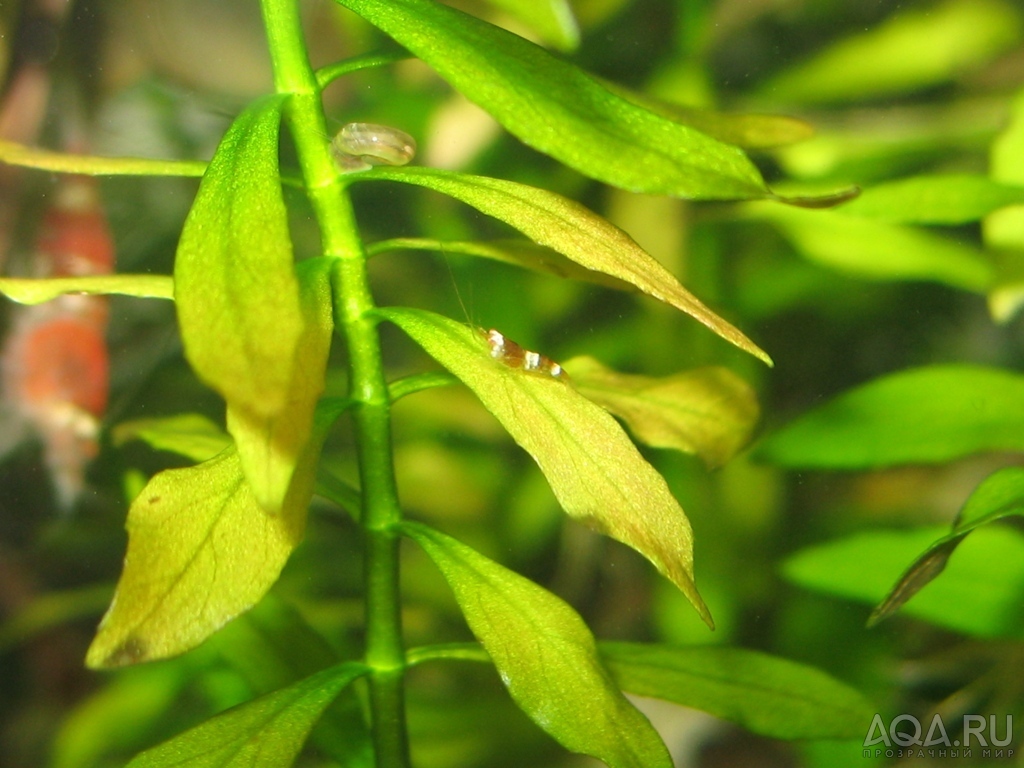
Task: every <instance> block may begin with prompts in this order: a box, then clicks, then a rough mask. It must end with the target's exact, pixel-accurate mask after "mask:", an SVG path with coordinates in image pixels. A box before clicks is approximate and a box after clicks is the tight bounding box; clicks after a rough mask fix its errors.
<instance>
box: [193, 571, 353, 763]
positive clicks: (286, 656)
mask: <svg viewBox="0 0 1024 768" xmlns="http://www.w3.org/2000/svg"><path fill="white" fill-rule="evenodd" d="M211 642H212V643H215V647H216V648H217V649H218V650H219V651H220V654H221V656H223V658H224V662H225V663H226V664H228V665H230V666H231V667H232V668H233V669H235V670H236V671H237V672H238V673H239V674H240V675H241V676H242V677H243V678H244V679H245V681H246V683H248V685H249V687H250V688H251V689H252V691H253V692H254V693H256V694H265V693H269V692H270V691H275V690H277V689H279V688H283V687H285V686H286V685H290V684H291V683H293V682H295V681H296V680H299V679H301V678H303V677H306V676H308V675H312V674H314V673H315V672H317V671H318V670H321V669H325V668H326V667H329V666H331V665H333V664H334V663H336V661H337V659H338V657H339V655H340V656H341V657H342V658H345V657H350V656H354V655H355V654H356V652H357V649H356V648H354V647H353V648H348V647H345V645H346V644H344V643H343V645H342V647H341V648H332V647H331V645H330V644H329V643H328V642H327V641H326V640H325V639H324V637H323V636H322V635H320V634H319V633H318V632H317V631H316V630H315V629H313V628H312V627H311V626H310V625H309V624H308V623H307V622H306V620H305V619H304V618H303V616H302V614H301V613H300V612H299V611H297V610H296V609H295V608H293V607H292V606H291V605H289V604H288V603H286V602H285V601H283V600H281V599H280V598H278V597H277V596H276V595H275V594H274V591H273V590H272V591H271V592H270V593H269V594H268V595H267V596H266V597H265V598H264V599H263V600H261V601H260V603H259V605H257V606H256V607H255V608H253V609H252V610H251V611H249V612H247V613H246V614H244V615H242V616H239V617H238V618H237V619H235V620H234V621H233V622H231V623H230V624H228V626H226V627H225V628H224V629H223V630H221V631H220V632H218V633H217V635H215V636H214V638H212V639H211ZM351 645H354V643H352V644H351ZM339 651H340V654H339ZM310 740H311V741H312V742H313V743H314V744H315V745H316V746H317V748H318V749H320V750H321V751H323V752H325V753H326V754H327V755H329V756H330V757H331V758H332V759H334V760H335V761H336V762H337V763H339V764H340V765H344V766H353V768H355V766H369V765H372V764H373V745H372V743H371V742H370V733H369V729H368V728H367V726H366V721H365V719H364V716H363V709H362V704H361V702H360V699H359V697H358V695H357V694H356V692H355V691H354V690H352V689H348V690H346V691H344V692H342V693H341V695H339V696H338V697H337V699H336V700H335V702H334V704H333V706H331V707H329V708H328V709H327V710H326V711H325V712H324V714H323V716H322V717H321V719H320V722H319V723H318V724H317V727H316V728H315V729H314V730H313V732H312V734H311V736H310Z"/></svg>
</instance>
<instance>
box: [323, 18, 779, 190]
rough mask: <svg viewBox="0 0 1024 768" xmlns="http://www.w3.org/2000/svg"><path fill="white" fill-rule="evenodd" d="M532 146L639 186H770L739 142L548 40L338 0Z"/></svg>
mask: <svg viewBox="0 0 1024 768" xmlns="http://www.w3.org/2000/svg"><path fill="white" fill-rule="evenodd" d="M338 2H340V3H341V4H342V5H344V6H345V7H346V8H349V9H350V10H353V11H355V12H356V13H358V14H359V15H360V16H362V17H363V18H364V19H366V20H367V21H369V22H370V23H371V24H373V25H374V26H376V27H379V28H380V29H381V30H383V31H384V32H386V33H387V34H388V35H390V36H391V37H393V38H394V39H395V40H397V41H398V42H399V43H400V44H402V45H403V46H405V47H406V48H408V49H409V50H410V51H412V52H413V53H414V54H416V55H417V56H418V57H419V58H421V59H422V60H423V61H425V62H426V63H427V64H429V65H430V66H431V67H433V69H434V70H436V71H437V73H438V74H439V75H441V77H443V78H444V79H445V80H447V81H448V82H449V83H450V84H451V85H452V87H454V88H455V89H456V90H458V91H460V92H461V93H462V94H463V95H465V96H466V97H467V98H468V99H469V100H470V101H473V102H475V103H476V104H478V105H479V106H481V107H483V109H485V110H486V111H488V112H490V113H491V114H492V115H493V116H494V117H495V119H496V120H497V121H498V122H499V123H501V124H502V125H503V126H505V128H507V129H508V130H509V131H510V132H511V133H512V134H514V135H515V136H517V137H518V138H519V139H521V140H522V141H523V142H525V143H526V144H528V145H529V146H531V147H533V148H534V149H536V150H538V151H540V152H543V153H545V154H548V155H551V156H552V157H554V158H556V159H557V160H560V161H561V162H563V163H565V164H566V165H568V166H569V167H571V168H574V169H576V170H577V171H579V172H581V173H583V174H585V175H587V176H590V177H592V178H594V179H597V180H599V181H604V182H606V183H608V184H612V185H614V186H617V187H622V188H623V189H628V190H631V191H634V192H651V193H656V194H668V195H678V196H680V197H690V198H699V199H751V198H761V197H765V196H766V195H767V194H768V190H767V188H766V187H765V184H764V180H763V179H762V178H761V175H760V173H759V172H758V171H757V168H755V167H754V165H753V163H751V162H750V160H749V159H748V158H747V157H746V156H745V155H744V154H743V153H742V152H741V151H740V150H739V149H737V148H736V147H732V146H729V145H727V144H722V143H721V142H718V141H715V140H714V139H712V138H710V137H709V136H706V135H704V134H702V133H700V132H699V131H695V130H693V129H692V128H690V127H688V126H685V125H682V124H680V123H677V122H674V121H672V120H668V119H666V118H664V117H662V116H660V115H657V114H655V113H653V112H651V111H649V110H646V109H643V108H642V107H638V106H637V105H635V104H632V103H630V102H629V101H627V100H626V99H624V98H622V97H621V96H618V95H616V94H614V93H612V92H611V91H609V90H608V89H607V88H605V87H604V86H602V85H601V84H600V83H598V82H597V81H596V80H594V78H592V77H591V76H589V75H588V74H586V73H585V72H583V71H582V70H580V69H579V68H577V67H575V66H573V65H572V64H569V63H568V62H565V61H562V60H561V59H557V58H555V57H554V56H552V55H551V54H549V53H548V52H547V51H545V50H544V49H543V48H540V47H539V46H536V45H534V44H533V43H530V42H528V41H526V40H523V39H522V38H520V37H517V36H515V35H513V34H511V33H509V32H506V31H505V30H502V29H499V28H497V27H495V26H492V25H490V24H487V23H486V22H483V21H481V20H479V19H477V18H474V17H473V16H469V15H467V14H464V13H462V12H460V11H457V10H455V9H453V8H449V7H447V6H444V5H441V4H440V3H436V2H431V1H430V0H338Z"/></svg>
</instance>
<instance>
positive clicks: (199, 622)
mask: <svg viewBox="0 0 1024 768" xmlns="http://www.w3.org/2000/svg"><path fill="white" fill-rule="evenodd" d="M316 447H317V448H318V447H319V446H316ZM316 453H317V451H315V450H313V447H310V449H309V454H308V455H307V457H306V460H305V461H304V462H303V463H302V468H301V470H300V472H299V473H298V477H299V478H300V480H301V482H296V483H295V484H293V486H292V489H291V493H290V496H289V498H288V500H287V502H286V504H285V506H284V508H283V509H282V511H281V514H278V515H268V514H267V513H265V512H264V511H263V509H262V508H261V507H260V505H259V503H258V502H257V500H256V497H255V496H254V495H253V493H252V491H251V490H250V489H249V486H248V484H247V483H246V481H245V477H244V476H243V474H242V468H241V464H240V462H239V459H238V454H237V452H236V451H235V450H234V448H229V449H227V450H226V451H224V452H223V453H221V454H219V455H217V456H215V457H214V458H212V459H210V460H209V461H207V462H204V463H203V464H199V465H197V466H194V467H187V468H185V469H172V470H168V471H165V472H161V473H160V474H158V475H156V476H155V477H154V478H153V479H152V480H150V481H149V483H148V484H147V485H146V487H145V488H144V489H143V491H142V493H141V494H139V497H138V498H137V499H136V500H135V502H134V503H133V504H132V506H131V509H130V510H129V512H128V521H127V528H128V553H127V555H126V556H125V565H124V571H123V572H122V574H121V579H120V581H119V582H118V585H117V592H116V593H115V595H114V600H113V602H112V603H111V606H110V609H109V610H108V611H107V614H106V616H104V617H103V621H102V622H101V623H100V628H99V632H98V633H97V635H96V638H95V639H94V640H93V642H92V645H91V646H90V648H89V652H88V655H87V656H86V664H87V665H88V666H90V667H92V668H102V667H120V666H125V665H128V664H135V663H138V662H142V661H151V660H153V659H161V658H166V657H168V656H174V655H176V654H179V653H183V652H184V651H187V650H189V649H190V648H193V647H195V646H196V645H198V644H199V643H201V642H202V641H203V640H205V639H206V638H207V637H208V636H209V635H211V634H212V633H213V632H216V631H217V630H218V629H219V628H220V627H221V626H223V625H224V624H225V623H227V622H228V621H230V620H231V619H232V618H233V617H235V616H237V615H238V614H239V613H241V612H243V611H245V610H248V609H249V608H250V607H252V606H253V605H254V604H255V603H256V602H257V601H258V600H259V599H260V598H261V597H263V595H264V594H265V593H266V591H267V590H268V589H269V588H270V587H271V585H272V584H273V583H274V582H275V581H276V580H277V577H278V574H279V573H280V572H281V568H282V567H283V566H284V564H285V561H286V560H287V559H288V556H289V554H291V551H292V550H293V549H294V548H295V547H296V545H297V544H298V543H299V540H300V539H301V538H302V532H303V529H304V527H305V522H306V505H307V504H308V502H309V498H310V496H311V495H312V484H313V473H314V470H315V463H316V461H315V454H316Z"/></svg>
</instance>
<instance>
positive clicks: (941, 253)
mask: <svg viewBox="0 0 1024 768" xmlns="http://www.w3.org/2000/svg"><path fill="white" fill-rule="evenodd" d="M744 213H745V215H746V216H747V217H749V218H751V219H763V220H766V221H770V222H771V223H772V224H773V225H774V226H775V227H777V228H778V229H779V230H780V231H781V232H782V234H783V235H785V236H786V237H787V238H788V239H789V240H790V241H791V242H792V243H793V245H794V247H795V248H796V249H797V251H799V253H800V254H801V255H802V256H803V257H804V258H806V259H808V260H811V261H814V262H817V263H819V264H822V265H824V266H827V267H831V268H833V269H837V270H840V271H843V272H848V273H851V274H855V275H860V276H862V277H866V278H873V279H877V280H933V281H936V282H940V283H945V284H947V285H951V286H954V287H956V288H962V289H964V290H968V291H979V292H980V291H984V290H985V289H986V288H987V287H988V286H989V284H990V283H991V281H992V277H993V267H992V263H991V261H990V260H989V259H988V257H987V256H986V255H985V254H984V253H983V252H982V251H980V250H979V249H977V248H975V247H972V246H971V245H969V244H967V243H965V242H961V241H959V240H955V239H953V238H951V237H942V236H941V235H937V234H935V233H933V232H930V231H927V230H924V229H918V228H914V227H907V226H901V225H899V224H890V223H888V222H884V221H873V220H871V219H868V218H864V217H861V216H848V215H846V214H844V213H842V212H841V211H810V210H803V209H800V208H792V207H788V206H782V205H774V204H771V203H747V204H745V206H744Z"/></svg>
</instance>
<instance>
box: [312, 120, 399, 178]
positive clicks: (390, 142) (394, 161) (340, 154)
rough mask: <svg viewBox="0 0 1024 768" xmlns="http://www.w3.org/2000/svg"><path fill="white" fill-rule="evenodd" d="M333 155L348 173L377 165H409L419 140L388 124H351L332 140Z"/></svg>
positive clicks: (343, 170)
mask: <svg viewBox="0 0 1024 768" xmlns="http://www.w3.org/2000/svg"><path fill="white" fill-rule="evenodd" d="M331 154H333V155H334V159H335V160H336V161H337V163H338V165H339V166H340V167H341V170H342V172H344V173H352V172H353V171H365V170H368V169H369V168H372V167H373V166H375V165H405V164H406V163H408V162H409V161H410V160H412V158H413V156H414V155H415V154H416V141H415V139H413V137H412V136H410V135H409V134H407V133H406V132H405V131H400V130H398V129H397V128H391V127H389V126H386V125H376V124H375V123H349V124H348V125H346V126H345V127H343V128H342V129H341V130H340V131H338V135H337V136H335V137H334V141H332V142H331Z"/></svg>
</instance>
